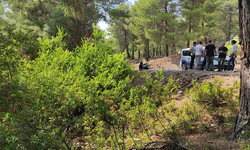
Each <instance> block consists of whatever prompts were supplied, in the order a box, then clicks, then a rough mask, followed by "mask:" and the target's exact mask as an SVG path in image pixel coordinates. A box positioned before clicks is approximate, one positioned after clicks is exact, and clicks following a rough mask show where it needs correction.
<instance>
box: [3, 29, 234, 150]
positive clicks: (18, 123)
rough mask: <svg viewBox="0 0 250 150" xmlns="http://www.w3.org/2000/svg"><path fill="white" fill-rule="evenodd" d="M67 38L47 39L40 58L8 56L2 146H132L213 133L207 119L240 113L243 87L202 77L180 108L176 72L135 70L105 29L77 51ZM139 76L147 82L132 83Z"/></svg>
mask: <svg viewBox="0 0 250 150" xmlns="http://www.w3.org/2000/svg"><path fill="white" fill-rule="evenodd" d="M64 36H65V34H64V33H63V30H61V29H59V32H58V35H57V37H52V38H51V39H49V38H45V39H40V51H39V56H38V58H37V59H36V60H33V61H27V60H24V59H21V58H20V57H21V56H20V55H19V54H18V53H12V55H15V56H16V57H12V58H18V59H15V60H13V59H10V58H9V59H5V60H4V61H6V62H4V63H3V64H8V65H10V64H12V66H11V67H8V66H5V67H1V78H2V81H3V82H2V83H1V85H0V90H1V91H2V93H1V95H0V98H1V102H2V103H3V102H4V104H5V105H1V106H0V117H1V118H0V145H1V148H2V149H77V148H78V147H82V148H85V149H88V148H90V149H129V148H132V147H137V148H143V147H144V146H145V144H147V143H150V142H154V141H166V140H171V141H172V142H174V143H178V139H179V137H180V136H185V135H188V134H193V133H201V134H202V133H203V132H204V131H205V129H206V127H208V126H209V122H208V121H207V122H206V121H203V118H204V116H209V115H215V114H216V115H217V116H223V117H227V116H230V115H231V114H233V113H234V112H235V110H237V102H235V101H236V99H237V97H236V96H235V93H237V91H238V86H236V87H234V88H222V87H221V82H220V81H218V79H215V80H214V81H213V82H212V83H209V82H204V83H202V84H201V85H199V84H198V83H197V82H195V81H194V82H193V85H194V87H193V88H191V89H190V90H188V91H187V92H186V95H187V96H188V97H189V98H190V99H191V101H184V102H183V103H182V105H181V106H180V107H176V104H175V103H176V101H175V100H174V99H173V97H172V95H173V93H174V92H176V91H177V90H178V88H179V87H178V86H176V85H177V82H178V80H174V79H173V78H172V77H170V78H169V79H168V82H167V83H166V84H164V85H163V80H164V78H165V77H164V75H163V71H159V72H157V73H156V78H157V79H156V80H153V79H152V78H151V76H150V75H148V74H147V72H144V73H142V74H141V73H135V72H133V71H132V68H131V66H128V65H127V61H128V60H127V59H126V56H125V54H113V51H112V49H111V45H109V44H107V43H105V42H103V40H104V37H105V35H104V33H103V32H99V29H98V28H96V27H94V32H93V36H92V38H91V39H88V40H83V42H82V46H79V47H77V48H76V49H75V51H72V52H70V51H68V50H67V49H65V46H66V45H65V42H63V37H64ZM7 47H8V46H7ZM12 50H13V49H12ZM13 51H15V50H13ZM3 57H5V56H3ZM1 61H3V60H2V59H1ZM8 62H10V63H8ZM12 62H13V63H12ZM135 76H136V77H135ZM132 80H145V83H144V84H143V85H136V86H132ZM204 108H205V109H204ZM225 112H229V113H228V114H227V115H226V114H225ZM218 118H219V117H218ZM228 120H229V119H228ZM224 123H227V121H224ZM225 125H226V124H225ZM176 145H177V147H178V146H179V145H178V144H176Z"/></svg>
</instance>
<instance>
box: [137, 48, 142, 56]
mask: <svg viewBox="0 0 250 150" xmlns="http://www.w3.org/2000/svg"><path fill="white" fill-rule="evenodd" d="M136 48H137V49H138V58H141V49H140V48H138V47H136Z"/></svg>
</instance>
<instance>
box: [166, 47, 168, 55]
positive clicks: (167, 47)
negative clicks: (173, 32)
mask: <svg viewBox="0 0 250 150" xmlns="http://www.w3.org/2000/svg"><path fill="white" fill-rule="evenodd" d="M166 57H168V44H166Z"/></svg>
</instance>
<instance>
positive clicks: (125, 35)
mask: <svg viewBox="0 0 250 150" xmlns="http://www.w3.org/2000/svg"><path fill="white" fill-rule="evenodd" d="M127 39H128V36H127V30H124V46H125V49H126V51H127V58H128V59H130V58H131V57H130V54H129V49H128V40H127Z"/></svg>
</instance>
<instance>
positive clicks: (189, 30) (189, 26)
mask: <svg viewBox="0 0 250 150" xmlns="http://www.w3.org/2000/svg"><path fill="white" fill-rule="evenodd" d="M188 33H189V34H190V33H191V20H189V23H188ZM189 46H190V40H189V39H188V41H187V47H189Z"/></svg>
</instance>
